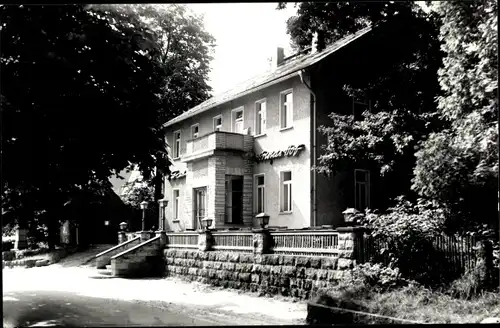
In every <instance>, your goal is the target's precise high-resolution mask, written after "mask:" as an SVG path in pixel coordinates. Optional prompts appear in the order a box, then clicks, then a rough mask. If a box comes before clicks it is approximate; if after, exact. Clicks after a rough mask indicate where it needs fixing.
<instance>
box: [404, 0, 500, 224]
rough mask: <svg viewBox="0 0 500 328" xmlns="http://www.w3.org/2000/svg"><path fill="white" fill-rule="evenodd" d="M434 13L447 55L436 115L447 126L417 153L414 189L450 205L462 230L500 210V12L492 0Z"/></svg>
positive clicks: (442, 6)
mask: <svg viewBox="0 0 500 328" xmlns="http://www.w3.org/2000/svg"><path fill="white" fill-rule="evenodd" d="M431 8H432V10H433V11H434V12H435V13H437V14H438V15H439V17H440V19H441V23H442V24H441V29H440V35H439V39H440V40H441V42H442V50H443V51H444V53H445V57H444V58H443V62H442V65H443V66H442V67H441V69H440V70H439V83H440V86H441V90H442V92H443V94H442V96H440V97H439V98H438V110H439V113H440V114H441V116H442V117H443V118H444V119H446V120H448V121H449V122H450V127H449V129H445V130H443V131H441V132H438V133H435V134H431V135H430V137H429V138H428V140H426V141H425V142H424V143H423V145H422V148H421V149H420V150H419V151H418V152H417V153H416V157H417V162H416V167H415V171H414V173H415V178H414V181H413V188H414V189H415V190H416V191H417V192H418V193H419V194H420V195H422V196H424V197H428V198H433V199H437V200H440V201H442V202H446V203H447V204H449V206H450V208H452V209H453V210H454V212H455V213H456V214H457V215H456V216H457V221H462V222H457V225H459V226H466V225H467V224H468V223H469V222H467V221H470V220H472V221H481V220H485V221H488V220H491V219H492V218H493V216H495V217H496V215H497V210H498V209H497V206H498V198H497V191H498V190H497V189H498V126H497V124H498V60H497V52H498V34H497V33H498V32H497V26H498V23H497V13H498V8H497V2H496V1H493V0H487V1H479V2H478V1H472V2H469V1H467V2H462V1H450V2H434V3H432V6H431ZM458 214H461V215H458ZM495 221H496V219H495Z"/></svg>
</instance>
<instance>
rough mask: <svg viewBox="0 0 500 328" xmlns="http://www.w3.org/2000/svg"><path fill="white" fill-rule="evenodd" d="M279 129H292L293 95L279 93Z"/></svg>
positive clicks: (290, 92)
mask: <svg viewBox="0 0 500 328" xmlns="http://www.w3.org/2000/svg"><path fill="white" fill-rule="evenodd" d="M280 122H281V123H280V127H281V129H287V128H291V127H292V122H293V93H292V91H284V92H282V93H281V101H280Z"/></svg>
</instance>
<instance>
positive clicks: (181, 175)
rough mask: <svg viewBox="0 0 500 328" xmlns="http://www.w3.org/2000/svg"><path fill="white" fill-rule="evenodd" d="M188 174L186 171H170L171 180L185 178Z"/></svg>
mask: <svg viewBox="0 0 500 328" xmlns="http://www.w3.org/2000/svg"><path fill="white" fill-rule="evenodd" d="M185 176H186V171H182V172H181V171H172V172H170V176H169V180H175V179H180V178H184V177H185Z"/></svg>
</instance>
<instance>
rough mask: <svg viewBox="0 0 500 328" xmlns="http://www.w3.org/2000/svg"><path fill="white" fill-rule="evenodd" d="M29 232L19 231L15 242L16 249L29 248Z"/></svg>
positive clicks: (25, 230)
mask: <svg viewBox="0 0 500 328" xmlns="http://www.w3.org/2000/svg"><path fill="white" fill-rule="evenodd" d="M27 235H28V230H27V229H17V231H16V240H15V242H14V249H25V248H28V239H27Z"/></svg>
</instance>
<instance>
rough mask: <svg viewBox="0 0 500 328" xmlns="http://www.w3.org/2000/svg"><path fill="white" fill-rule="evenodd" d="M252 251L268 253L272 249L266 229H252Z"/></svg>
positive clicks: (270, 239)
mask: <svg viewBox="0 0 500 328" xmlns="http://www.w3.org/2000/svg"><path fill="white" fill-rule="evenodd" d="M252 231H253V252H254V253H255V254H269V253H271V249H272V238H271V234H270V233H269V230H267V229H254V230H252Z"/></svg>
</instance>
